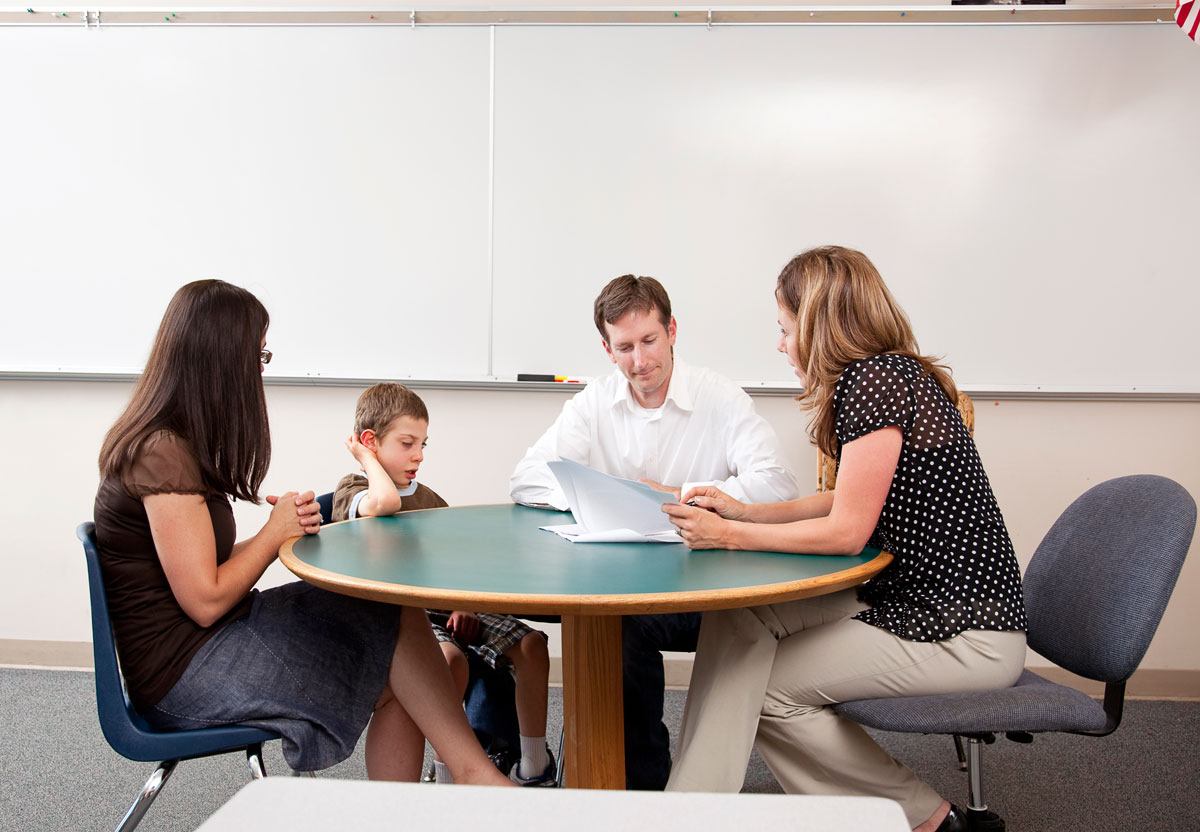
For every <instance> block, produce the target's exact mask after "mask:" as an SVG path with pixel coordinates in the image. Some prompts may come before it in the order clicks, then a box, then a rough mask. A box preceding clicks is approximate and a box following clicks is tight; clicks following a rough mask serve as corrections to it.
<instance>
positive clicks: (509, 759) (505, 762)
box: [488, 745, 521, 776]
mask: <svg viewBox="0 0 1200 832" xmlns="http://www.w3.org/2000/svg"><path fill="white" fill-rule="evenodd" d="M488 759H489V760H491V761H492V765H494V766H495V767H496V768H498V769H500V773H501V774H504V775H506V776H507V775H508V773H509V772H510V771H514V770H515V769H516V767H517V763H518V762H520V761H521V752H520V751H519V750H518V749H516V748H513V747H512V746H507V745H506V746H504V747H503V748H501V749H500V750H499V751H493V752H492V753H491V754H489V755H488Z"/></svg>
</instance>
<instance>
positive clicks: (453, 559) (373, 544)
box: [280, 504, 891, 614]
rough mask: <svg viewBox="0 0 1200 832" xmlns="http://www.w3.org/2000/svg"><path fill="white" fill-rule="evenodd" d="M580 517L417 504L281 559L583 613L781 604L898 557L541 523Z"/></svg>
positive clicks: (402, 585) (332, 584)
mask: <svg viewBox="0 0 1200 832" xmlns="http://www.w3.org/2000/svg"><path fill="white" fill-rule="evenodd" d="M569 518H570V515H569V514H566V513H559V512H552V511H542V510H538V509H531V508H526V507H525V506H518V505H511V504H505V505H492V506H466V507H459V508H446V509H431V510H428V511H413V512H406V513H403V514H399V515H395V516H393V517H369V518H363V519H361V520H354V521H350V522H346V523H335V524H332V525H329V526H326V527H324V528H322V529H321V532H320V534H317V535H310V536H306V537H302V538H296V539H294V540H292V541H290V542H289V543H287V544H285V545H284V547H283V549H282V550H281V552H280V557H281V560H283V562H284V564H285V565H287V567H288V568H289V569H291V570H292V571H293V572H295V573H296V574H297V575H299V576H300V577H301V578H304V579H305V580H307V581H310V582H311V583H314V584H317V585H319V586H325V587H327V588H329V589H333V590H336V591H339V592H345V593H348V594H351V595H358V596H360V597H367V598H375V599H378V600H388V601H393V602H396V603H420V604H421V605H423V606H427V607H441V608H453V609H473V610H477V611H491V612H521V611H524V612H529V613H545V612H558V613H578V614H618V613H623V612H646V611H659V612H668V611H673V610H699V609H714V608H721V607H732V606H745V605H749V604H753V603H771V602H774V601H781V600H788V599H789V598H796V597H803V596H805V595H814V594H822V593H824V592H831V591H835V590H837V589H841V588H843V587H845V586H852V585H854V584H857V583H861V582H862V581H864V580H866V579H867V578H869V577H871V576H872V575H874V574H876V573H877V572H878V571H879V570H880V569H882V568H883V567H884V566H885V565H886V564H887V563H888V562H889V561H890V560H891V557H890V555H887V554H886V553H884V554H882V555H881V553H880V552H879V550H878V549H864V550H863V552H862V553H861V554H859V555H854V556H849V557H846V556H822V555H788V554H780V553H777V552H734V551H728V550H721V549H719V550H709V551H691V550H689V549H688V548H687V547H686V546H684V545H683V544H682V543H678V544H657V543H634V544H625V543H571V542H569V541H567V540H564V539H562V538H560V537H559V536H558V535H555V534H553V533H551V532H546V531H541V530H540V529H539V528H538V527H539V526H545V525H555V524H560V523H566V522H570V519H569ZM739 599H741V600H739Z"/></svg>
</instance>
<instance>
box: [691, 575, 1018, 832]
mask: <svg viewBox="0 0 1200 832" xmlns="http://www.w3.org/2000/svg"><path fill="white" fill-rule="evenodd" d="M864 609H866V605H865V604H863V603H861V602H860V601H859V600H858V599H857V597H856V591H855V590H854V589H848V590H844V591H842V592H837V593H834V594H831V595H824V596H819V597H816V598H808V599H803V600H800V601H791V602H788V603H784V604H774V605H770V606H765V607H753V608H749V609H737V610H720V611H715V612H706V613H705V614H704V620H703V623H702V625H701V627H700V642H699V645H698V647H697V648H696V662H695V665H694V667H693V670H692V681H691V685H690V686H689V689H688V699H687V707H686V710H685V711H684V715H683V726H682V728H681V729H680V734H679V750H678V753H677V754H676V760H675V765H674V768H673V770H672V772H671V779H670V781H669V782H668V784H667V789H668V790H671V791H705V792H736V791H740V790H741V787H742V783H743V781H744V780H745V777H746V765H747V763H748V762H749V759H750V749H751V747H752V746H753V745H757V746H758V751H759V753H760V754H761V755H762V757H763V759H764V760H765V761H766V763H767V766H768V767H769V768H770V769H771V772H772V773H773V774H774V775H775V778H776V779H777V780H778V781H779V784H780V786H782V787H783V790H784V791H785V792H787V793H789V794H851V795H854V794H863V795H873V796H877V797H888V798H891V799H893V800H896V801H898V802H899V803H900V805H901V806H902V807H903V808H904V811H905V814H906V815H907V816H908V820H909V823H910V824H911V825H912V826H917V825H919V824H921V823H923V822H924V821H925V820H927V819H928V818H929V816H930V815H932V814H933V812H934V811H935V810H936V809H937V807H938V806H939V805H940V804H941V800H942V798H941V797H940V796H939V795H938V793H937V792H935V791H934V790H933V789H931V788H929V787H928V786H926V785H925V784H924V783H922V782H921V781H920V780H919V779H918V778H917V776H916V775H915V774H913V773H912V772H911V771H910V770H909V769H907V768H905V767H904V766H902V765H901V764H900V763H898V762H896V761H895V760H893V759H892V758H891V757H890V756H889V755H888V754H887V752H885V751H884V750H883V749H882V748H880V747H879V746H878V745H877V744H876V743H875V742H874V741H873V740H872V739H871V738H870V736H868V735H867V733H866V732H865V731H864V730H863V729H862V728H861V727H860V726H859V725H858V724H857V723H854V722H851V721H850V720H847V719H842V718H841V717H839V716H838V715H837V714H836V713H834V712H833V709H832V708H830V707H829V705H831V704H833V703H837V702H847V701H851V700H855V699H877V698H880V697H885V696H919V695H923V694H938V693H950V692H954V691H965V690H990V689H993V688H1002V687H1008V686H1009V685H1012V684H1013V683H1014V682H1015V681H1016V679H1017V677H1018V676H1020V675H1021V669H1022V667H1023V666H1024V663H1025V634H1024V633H1023V632H994V631H987V630H970V631H967V632H965V633H961V634H959V635H957V636H955V637H954V638H951V639H947V640H946V641H940V642H915V641H906V640H905V639H902V638H899V637H898V636H895V635H892V634H891V633H889V632H887V631H886V630H882V629H880V628H878V627H873V626H871V625H870V624H864V623H863V622H861V621H855V620H853V619H852V618H850V616H852V615H854V614H856V613H858V612H861V611H862V610H864Z"/></svg>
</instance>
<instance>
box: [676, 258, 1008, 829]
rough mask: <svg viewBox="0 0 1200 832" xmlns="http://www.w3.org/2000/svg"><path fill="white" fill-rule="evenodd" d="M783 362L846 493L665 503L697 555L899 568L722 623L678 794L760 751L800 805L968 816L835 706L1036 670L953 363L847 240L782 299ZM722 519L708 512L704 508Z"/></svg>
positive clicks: (1002, 683) (789, 271)
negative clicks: (928, 346) (871, 559)
mask: <svg viewBox="0 0 1200 832" xmlns="http://www.w3.org/2000/svg"><path fill="white" fill-rule="evenodd" d="M775 296H776V300H777V301H778V304H779V324H780V326H781V328H782V336H781V338H780V341H779V351H780V352H782V353H784V355H786V356H787V359H788V362H789V363H790V364H791V365H792V367H793V368H794V369H795V371H796V375H797V376H798V377H799V378H800V379H801V381H803V382H804V384H805V392H804V395H803V396H802V397H801V403H802V404H803V405H804V406H805V408H806V409H808V410H809V412H810V413H811V422H810V424H809V433H810V435H811V436H812V439H813V442H814V443H815V444H816V445H817V447H818V448H820V449H821V450H822V451H824V452H825V453H826V454H828V455H829V456H831V457H833V458H835V459H837V461H838V475H837V489H836V490H835V491H831V492H826V493H821V494H815V495H813V496H811V497H806V498H803V499H800V500H793V501H791V502H786V503H768V504H757V505H748V504H743V503H740V502H738V501H737V500H734V499H733V498H731V497H729V496H728V495H726V494H724V493H722V492H721V491H719V490H718V489H716V488H712V487H706V488H700V489H694V490H693V491H692V492H691V493H690V494H687V495H684V498H685V500H686V499H691V500H694V502H695V503H696V505H697V506H698V507H697V508H691V507H688V506H682V505H677V506H667V507H664V510H666V511H668V512H669V513H670V514H671V517H672V521H673V522H674V523H675V525H676V526H677V527H678V529H679V532H680V534H681V535H682V537H683V540H684V542H685V543H687V545H688V546H690V547H692V548H693V549H708V548H727V549H755V550H765V551H778V552H804V553H809V554H813V553H815V554H827V555H849V554H857V553H858V552H859V551H861V550H862V548H863V547H864V546H865V545H871V546H877V547H879V548H882V549H885V550H886V551H888V552H891V553H892V554H893V555H894V556H895V560H893V562H892V563H891V564H890V565H889V566H888V567H887V569H885V570H884V571H883V572H881V573H880V574H879V575H878V576H877V577H876V578H875V579H874V580H872V581H871V582H870V583H868V584H866V585H865V586H863V587H862V588H860V589H859V590H854V589H849V590H845V591H842V592H839V593H835V594H832V595H825V596H821V597H817V598H811V599H804V600H800V601H792V602H789V603H784V604H774V605H770V606H766V607H758V608H753V609H741V610H729V611H721V612H709V613H705V615H704V623H703V626H702V628H701V631H700V644H699V648H698V649H697V651H696V663H695V667H694V669H693V673H692V681H691V685H690V688H689V694H688V702H687V710H686V713H685V715H684V720H683V726H682V729H681V732H680V740H679V753H678V758H677V760H676V763H675V767H674V770H673V771H672V774H671V780H670V783H669V784H668V786H667V788H668V789H675V790H680V791H731V792H735V791H738V790H739V789H740V788H741V786H742V781H743V779H744V777H745V771H746V764H747V761H748V759H749V756H750V749H751V746H752V745H757V747H758V749H759V752H760V753H761V754H762V756H763V758H764V760H766V762H767V765H768V766H769V767H770V768H771V771H772V772H773V773H774V774H775V777H776V779H778V780H779V783H780V785H781V786H782V787H783V790H784V791H785V792H789V793H799V794H863V795H877V796H883V797H889V798H892V799H894V800H897V801H899V803H900V805H901V806H902V807H903V808H904V810H905V813H906V814H907V816H908V820H909V823H910V824H911V825H912V827H913V828H914V829H917V830H920V832H934V830H937V832H949V831H950V830H959V829H965V828H966V821H965V817H964V816H963V815H962V813H961V812H959V811H958V810H957V809H955V808H954V807H952V806H951V805H950V804H949V803H947V802H946V801H945V800H943V799H942V798H941V796H940V795H938V793H937V792H935V791H934V790H933V789H931V788H930V787H929V786H927V785H925V784H924V783H922V782H921V781H920V780H919V779H918V778H917V777H916V775H914V774H913V773H912V772H911V771H910V770H909V769H907V768H906V767H904V766H903V765H901V764H900V763H898V762H896V761H895V760H893V759H892V758H891V757H890V756H889V755H888V754H887V753H886V752H885V751H884V750H883V749H882V748H880V747H879V746H878V745H877V744H876V743H875V742H874V741H872V740H871V738H870V737H869V736H868V735H867V733H866V732H865V731H863V729H862V728H861V727H859V726H858V725H857V724H855V723H853V722H851V721H849V720H846V719H843V718H841V717H839V716H838V715H837V714H836V713H834V711H833V709H832V708H831V707H830V706H831V705H832V704H833V703H837V702H844V701H850V700H855V699H872V698H879V697H884V696H914V695H921V694H935V693H946V692H951V691H958V690H986V689H990V688H999V687H1006V686H1008V685H1011V684H1012V683H1013V682H1014V681H1016V678H1017V677H1018V676H1019V675H1020V673H1021V669H1022V666H1023V664H1024V659H1025V608H1024V604H1023V602H1022V599H1021V575H1020V570H1019V568H1018V565H1017V560H1016V557H1015V556H1014V554H1013V549H1012V543H1011V541H1010V540H1009V537H1008V532H1007V530H1006V529H1005V527H1004V518H1003V517H1001V515H1000V509H999V508H998V507H997V505H996V500H995V497H994V496H993V495H992V489H991V485H990V484H989V483H988V479H987V475H986V474H985V473H984V471H983V466H982V465H981V464H980V461H979V454H978V452H977V451H976V450H975V444H974V442H973V441H972V440H971V436H970V434H969V433H968V432H967V429H966V427H965V425H964V424H963V422H962V418H961V417H960V415H959V413H958V410H957V409H956V407H955V405H954V402H955V401H956V400H957V391H956V390H955V387H954V382H953V381H951V379H950V375H949V373H948V372H947V370H946V368H945V367H943V366H941V365H939V364H937V363H935V362H934V361H932V360H931V359H929V358H927V357H924V356H922V355H921V354H920V352H919V350H918V347H917V342H916V339H915V338H914V337H913V334H912V330H911V328H910V326H909V323H908V319H907V318H906V317H905V315H904V312H903V311H901V309H900V307H899V306H897V305H896V302H895V300H894V299H893V298H892V296H891V293H889V292H888V290H887V287H886V286H885V285H884V283H883V279H882V278H881V277H880V276H879V273H878V272H877V271H876V270H875V267H874V265H873V264H872V263H871V261H870V260H868V259H867V257H866V256H865V255H863V254H862V253H861V252H858V251H854V250H851V249H845V248H840V247H837V246H826V247H822V248H816V249H811V250H809V251H806V252H804V253H803V254H800V255H798V256H797V257H795V258H794V259H793V260H792V261H791V262H790V263H788V264H787V266H785V267H784V269H783V272H782V273H781V274H780V275H779V280H778V283H777V286H776V289H775ZM706 509H707V510H706Z"/></svg>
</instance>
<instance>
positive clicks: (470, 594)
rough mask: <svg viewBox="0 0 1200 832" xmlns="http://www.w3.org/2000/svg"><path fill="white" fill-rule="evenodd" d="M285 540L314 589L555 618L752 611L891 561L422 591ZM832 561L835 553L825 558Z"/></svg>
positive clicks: (853, 580)
mask: <svg viewBox="0 0 1200 832" xmlns="http://www.w3.org/2000/svg"><path fill="white" fill-rule="evenodd" d="M300 539H301V538H299V537H294V538H291V539H289V540H287V541H286V542H285V543H284V544H283V546H281V547H280V549H279V560H280V562H281V563H282V564H283V565H284V566H285V567H287V568H288V569H289V570H290V571H291V572H292V573H293V574H295V575H296V576H297V577H298V578H300V579H301V580H304V581H307V582H308V583H310V584H313V585H314V586H319V587H321V588H322V589H328V590H331V591H333V592H339V593H341V594H343V595H352V596H354V597H356V598H365V599H367V600H370V601H383V602H386V603H391V604H397V603H402V604H403V603H411V605H412V606H419V607H430V608H435V609H456V610H465V611H468V612H503V613H514V614H519V613H530V614H558V615H583V616H589V615H638V614H642V613H660V612H703V611H704V610H714V609H732V608H734V607H754V606H760V605H762V604H778V603H782V602H784V601H794V600H796V599H798V598H811V597H813V596H815V595H827V594H829V593H831V592H838V591H840V590H843V589H847V588H849V587H852V586H857V585H858V584H861V583H863V582H864V581H867V580H868V579H870V578H872V577H874V576H875V575H877V574H879V573H880V572H881V571H883V569H884V568H885V567H886V566H887V565H888V564H889V563H891V562H892V556H891V555H890V554H889V553H887V552H883V551H881V552H880V553H879V554H878V555H876V556H875V557H874V558H872V559H871V560H869V561H867V562H866V563H862V564H859V565H858V566H854V567H851V568H849V569H845V570H841V571H839V572H835V573H833V574H830V575H820V576H817V577H815V578H801V579H799V580H795V581H783V582H780V583H775V584H762V585H758V586H749V587H727V588H722V589H705V590H695V591H680V592H662V593H636V594H628V595H543V594H539V595H523V594H512V593H504V592H480V591H475V590H433V589H428V588H426V587H418V586H409V585H405V584H393V583H388V582H385V581H369V580H363V579H361V578H348V577H346V576H345V575H341V574H339V573H336V572H329V571H327V570H324V569H320V568H318V567H315V566H312V565H310V564H308V563H305V562H304V561H303V560H301V559H300V558H298V557H297V556H296V555H295V553H294V552H293V551H292V544H293V543H294V542H295V541H297V540H300ZM822 557H830V558H836V557H839V556H838V555H823V556H822Z"/></svg>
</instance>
